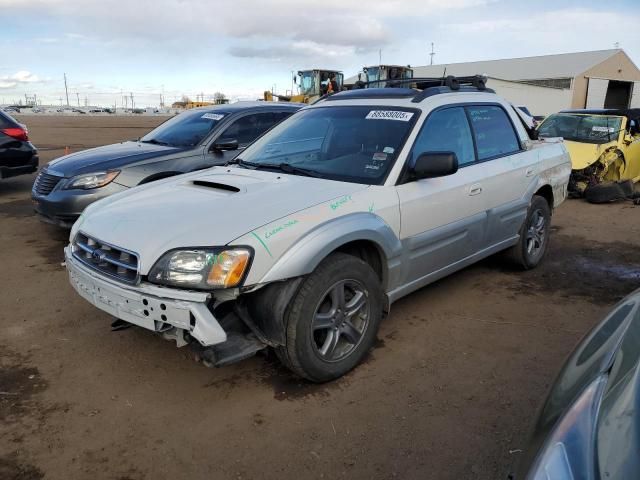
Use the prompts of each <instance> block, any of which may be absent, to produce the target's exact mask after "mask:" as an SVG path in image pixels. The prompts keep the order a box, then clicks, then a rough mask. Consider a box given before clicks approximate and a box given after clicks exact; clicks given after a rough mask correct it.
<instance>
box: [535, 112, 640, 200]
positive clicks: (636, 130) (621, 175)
mask: <svg viewBox="0 0 640 480" xmlns="http://www.w3.org/2000/svg"><path fill="white" fill-rule="evenodd" d="M538 135H539V137H540V138H550V137H562V138H564V141H565V145H566V147H567V150H569V154H570V155H571V163H572V170H573V171H572V174H571V180H570V181H569V194H570V195H571V196H574V197H582V196H584V197H586V199H587V200H589V201H591V202H594V203H604V202H609V201H613V200H618V199H622V198H630V197H632V196H634V184H635V183H637V182H639V181H640V109H639V108H632V109H625V110H565V111H562V112H559V113H555V114H553V115H550V116H548V117H547V118H546V119H545V120H544V121H543V122H542V123H541V124H540V125H539V126H538Z"/></svg>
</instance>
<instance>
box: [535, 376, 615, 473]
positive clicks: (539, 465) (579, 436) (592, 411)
mask: <svg viewBox="0 0 640 480" xmlns="http://www.w3.org/2000/svg"><path fill="white" fill-rule="evenodd" d="M606 383H607V379H606V377H605V376H601V377H598V378H597V379H596V380H595V381H594V382H593V383H591V384H590V385H589V386H588V387H587V388H585V389H584V391H583V392H582V393H581V394H580V396H579V397H578V399H577V400H576V401H575V402H574V403H573V405H572V406H571V407H569V409H568V410H567V412H565V414H564V416H563V417H562V418H561V419H560V421H559V423H558V425H557V426H556V427H555V428H554V430H553V433H552V434H551V436H550V437H549V439H548V440H547V441H546V443H545V445H544V447H543V448H542V450H541V451H540V454H539V455H538V459H537V460H536V462H535V464H534V467H533V468H532V470H531V471H530V472H529V475H528V476H527V479H528V480H550V479H553V480H573V479H578V478H579V479H581V480H592V479H594V478H596V475H595V473H596V472H595V469H596V462H595V443H596V440H595V435H596V424H597V420H598V410H599V408H600V401H601V400H602V394H603V393H604V387H605V385H606Z"/></svg>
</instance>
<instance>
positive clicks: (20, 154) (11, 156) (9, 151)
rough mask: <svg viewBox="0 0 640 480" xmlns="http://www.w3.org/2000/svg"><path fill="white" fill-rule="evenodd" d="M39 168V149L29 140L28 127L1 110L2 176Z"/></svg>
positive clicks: (29, 171) (0, 159) (0, 170)
mask: <svg viewBox="0 0 640 480" xmlns="http://www.w3.org/2000/svg"><path fill="white" fill-rule="evenodd" d="M36 170H38V150H36V147H34V146H33V144H32V143H31V142H30V141H29V136H28V132H27V128H26V127H25V126H24V125H22V124H20V123H18V122H17V121H16V120H15V119H14V118H12V117H10V116H9V115H8V114H7V113H5V112H3V111H2V110H0V178H9V177H15V176H16V175H22V174H25V173H33V172H35V171H36Z"/></svg>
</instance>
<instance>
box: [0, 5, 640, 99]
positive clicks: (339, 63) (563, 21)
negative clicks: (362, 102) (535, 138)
mask: <svg viewBox="0 0 640 480" xmlns="http://www.w3.org/2000/svg"><path fill="white" fill-rule="evenodd" d="M0 25H2V27H1V28H0V52H2V53H0V103H10V102H14V101H17V100H18V99H19V98H22V99H24V95H25V94H29V95H32V94H36V95H37V96H38V98H40V99H42V100H43V102H45V103H52V104H60V98H61V97H64V82H63V73H65V72H66V74H67V77H68V82H69V96H70V98H69V100H70V101H71V103H74V102H76V101H77V99H78V98H80V102H81V103H82V104H84V99H85V97H87V99H88V102H89V104H91V105H97V104H100V105H113V104H114V103H117V104H118V105H120V103H121V93H120V92H126V93H129V92H133V95H134V98H135V101H136V105H137V106H146V105H157V104H158V102H159V96H160V93H162V92H164V94H165V99H166V100H167V102H171V101H174V100H175V99H179V98H180V97H181V96H182V95H183V94H186V95H189V96H191V97H195V96H196V95H197V94H199V93H201V92H203V93H204V94H205V97H206V96H208V95H212V94H213V93H214V92H216V91H222V92H224V93H225V94H226V95H227V96H228V97H230V98H233V99H236V98H243V99H251V98H257V97H259V96H261V92H262V91H263V90H265V89H271V88H272V87H275V88H276V89H277V91H278V92H281V93H284V92H285V91H286V90H287V89H291V73H290V72H291V71H292V70H295V71H297V70H299V69H303V68H309V67H314V66H315V67H324V68H335V69H340V70H343V71H344V72H345V76H349V75H352V74H355V73H356V72H357V71H358V70H359V69H360V68H361V67H362V66H363V65H371V64H376V63H378V55H379V51H380V50H382V61H383V62H384V63H397V64H411V65H424V64H428V62H429V55H428V54H429V51H430V45H431V42H433V43H434V44H435V51H436V56H435V63H452V62H463V61H471V60H485V59H494V58H508V57H520V56H528V55H544V54H550V53H564V52H572V51H585V50H602V49H609V48H614V45H615V44H616V42H617V43H618V44H619V45H620V47H621V48H624V49H625V50H626V52H627V53H628V54H629V55H630V56H631V58H632V59H633V60H634V61H635V63H636V64H637V65H640V34H638V26H639V25H640V1H639V0H608V1H606V2H603V1H602V0H598V1H595V0H554V1H552V0H536V1H532V0H526V1H525V0H448V1H442V0H386V1H378V0H369V1H368V2H367V1H363V0H322V1H313V2H310V1H308V0H130V1H128V2H126V1H122V0H100V1H96V0H0Z"/></svg>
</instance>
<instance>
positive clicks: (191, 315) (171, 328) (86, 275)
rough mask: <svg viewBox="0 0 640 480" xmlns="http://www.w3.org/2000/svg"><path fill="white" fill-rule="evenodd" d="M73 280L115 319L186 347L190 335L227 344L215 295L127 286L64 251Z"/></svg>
mask: <svg viewBox="0 0 640 480" xmlns="http://www.w3.org/2000/svg"><path fill="white" fill-rule="evenodd" d="M64 254H65V260H66V267H67V272H68V273H69V281H70V282H71V285H72V286H73V288H75V290H76V291H77V292H78V293H79V294H80V296H82V297H83V298H84V299H85V300H87V301H88V302H89V303H91V304H92V305H94V306H95V307H97V308H99V309H100V310H103V311H104V312H107V313H108V314H110V315H113V316H114V317H116V318H118V319H120V320H124V321H125V322H128V323H131V324H133V325H137V326H139V327H142V328H145V329H147V330H151V331H153V332H156V333H161V334H164V335H165V336H166V337H169V338H174V339H175V340H176V342H177V344H178V346H183V345H186V344H187V343H189V342H188V340H187V339H188V337H186V336H185V334H188V336H190V337H193V338H194V339H195V340H197V341H198V342H199V343H200V344H201V345H202V346H203V347H208V346H213V345H218V344H221V343H224V342H226V341H227V334H226V332H225V330H224V329H223V328H222V327H221V325H220V322H219V321H218V319H217V318H216V317H215V316H214V314H213V313H212V312H211V310H210V309H209V306H208V305H209V302H210V300H211V294H210V293H208V292H194V291H184V290H177V289H171V288H165V287H159V286H155V285H151V284H146V283H142V284H139V285H124V284H122V283H117V282H114V281H111V280H109V279H107V278H105V277H104V276H103V275H100V274H98V273H96V272H94V271H92V270H90V269H89V268H87V267H86V266H84V265H83V264H81V263H80V262H79V261H78V260H76V259H75V258H74V257H73V255H72V254H71V250H70V248H69V247H66V248H65V250H64Z"/></svg>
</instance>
